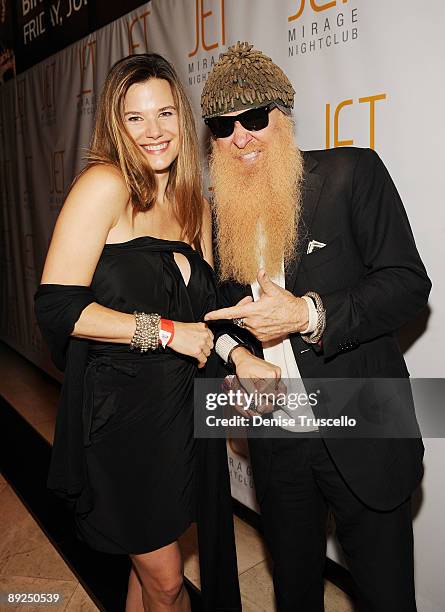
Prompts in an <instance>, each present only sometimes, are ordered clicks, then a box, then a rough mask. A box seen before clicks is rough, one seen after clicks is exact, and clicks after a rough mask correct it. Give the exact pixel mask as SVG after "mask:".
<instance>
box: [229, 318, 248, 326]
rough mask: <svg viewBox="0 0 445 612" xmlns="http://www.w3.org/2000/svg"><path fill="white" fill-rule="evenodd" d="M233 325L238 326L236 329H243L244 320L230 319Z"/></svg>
mask: <svg viewBox="0 0 445 612" xmlns="http://www.w3.org/2000/svg"><path fill="white" fill-rule="evenodd" d="M232 321H233V323H235V325H238V327H245V325H244V319H242V318H241V319H232Z"/></svg>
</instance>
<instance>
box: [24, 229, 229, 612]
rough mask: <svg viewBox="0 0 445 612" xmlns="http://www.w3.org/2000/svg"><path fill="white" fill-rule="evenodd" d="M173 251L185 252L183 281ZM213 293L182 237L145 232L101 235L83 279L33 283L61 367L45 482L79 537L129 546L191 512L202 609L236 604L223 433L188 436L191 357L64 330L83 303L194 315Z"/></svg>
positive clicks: (178, 525) (162, 534)
mask: <svg viewBox="0 0 445 612" xmlns="http://www.w3.org/2000/svg"><path fill="white" fill-rule="evenodd" d="M174 253H181V254H183V255H184V256H185V257H186V258H187V259H188V261H189V263H190V268H191V276H190V280H189V282H188V283H187V284H186V283H185V281H184V279H183V278H182V275H181V272H180V270H179V268H178V266H177V265H176V262H175V260H174ZM215 301H216V293H215V286H214V280H213V273H212V270H211V268H209V266H208V265H207V264H206V262H205V261H204V260H203V259H202V258H201V257H200V256H199V254H197V253H196V252H195V251H194V250H193V249H192V248H191V247H190V246H189V245H186V244H185V243H183V242H171V241H166V240H160V239H155V238H151V237H143V238H138V239H134V240H130V241H129V242H126V243H120V244H115V245H106V246H105V248H104V250H103V253H102V255H101V257H100V260H99V262H98V265H97V268H96V271H95V274H94V277H93V281H92V284H91V287H81V286H63V285H41V286H40V288H39V289H38V291H37V293H36V315H37V319H38V322H39V325H40V327H41V329H42V332H43V335H44V337H45V338H46V340H47V342H48V343H49V345H50V348H51V353H52V356H53V359H54V362H55V363H56V365H57V366H58V367H59V368H61V369H62V368H65V378H64V383H63V388H62V394H61V400H60V406H59V412H58V419H57V426H56V433H55V440H54V449H53V456H52V461H51V468H50V473H49V478H48V485H49V487H50V488H51V489H55V490H56V491H57V492H58V493H59V494H61V495H63V496H64V497H65V498H66V499H68V500H70V501H71V502H74V507H75V512H76V524H77V528H78V532H79V535H80V537H81V538H82V539H84V540H85V541H87V542H88V543H89V544H90V545H92V546H93V547H94V548H97V549H99V550H103V551H105V552H111V553H122V552H127V553H133V554H139V553H143V552H148V551H149V550H155V549H157V548H159V547H161V546H163V545H166V544H168V543H169V542H171V541H174V540H175V539H176V538H177V537H178V536H179V535H180V534H181V533H182V532H183V531H184V530H185V529H186V528H187V526H188V524H189V523H190V522H191V521H192V520H195V519H196V521H197V524H198V535H199V556H200V567H201V581H202V593H203V603H204V609H205V610H209V611H210V610H212V611H213V610H221V611H222V610H227V611H228V610H240V609H241V603H240V595H239V588H238V579H237V566H236V555H235V547H234V535H233V521H232V510H231V497H230V483H229V477H228V470H227V455H226V449H225V441H224V440H194V439H193V381H194V379H195V377H196V376H198V375H202V373H200V372H198V370H197V367H196V362H195V360H193V359H190V358H188V357H185V356H182V355H179V354H178V353H175V352H174V351H172V350H171V349H169V348H168V347H167V349H166V350H165V351H164V350H163V349H161V348H160V349H158V350H157V351H154V352H149V353H147V354H144V355H141V354H140V353H138V352H131V351H130V350H129V347H128V346H126V345H121V344H113V343H103V342H93V341H85V340H79V339H76V338H72V337H71V336H70V334H71V333H72V331H73V328H74V325H75V323H76V321H77V319H78V318H79V316H80V314H81V312H82V310H83V309H84V308H85V307H86V306H87V305H88V304H90V303H92V302H98V303H100V304H103V305H104V306H107V307H110V308H113V309H115V310H119V311H121V312H133V311H134V310H139V311H144V312H158V313H159V314H161V316H163V317H166V318H170V319H174V320H180V321H185V322H192V321H200V320H202V318H203V316H204V314H205V313H206V312H207V311H209V310H211V309H213V308H214V307H215ZM217 367H218V365H217V361H216V358H215V359H211V360H209V364H208V368H207V369H208V370H212V372H211V373H212V375H215V374H216V370H215V368H217ZM209 373H210V372H209Z"/></svg>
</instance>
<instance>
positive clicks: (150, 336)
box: [130, 310, 161, 353]
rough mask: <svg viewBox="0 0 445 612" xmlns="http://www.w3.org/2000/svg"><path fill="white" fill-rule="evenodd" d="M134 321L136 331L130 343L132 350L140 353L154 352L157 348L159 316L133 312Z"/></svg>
mask: <svg viewBox="0 0 445 612" xmlns="http://www.w3.org/2000/svg"><path fill="white" fill-rule="evenodd" d="M133 314H134V318H135V320H136V329H135V332H134V334H133V338H132V339H131V342H130V348H131V349H132V350H136V349H139V350H140V351H141V353H146V352H147V351H149V350H150V351H154V350H155V349H157V348H158V346H159V321H160V320H161V317H160V315H158V314H156V313H151V314H146V313H145V312H137V311H136V310H135V311H134V312H133Z"/></svg>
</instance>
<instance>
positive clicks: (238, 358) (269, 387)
mask: <svg viewBox="0 0 445 612" xmlns="http://www.w3.org/2000/svg"><path fill="white" fill-rule="evenodd" d="M231 359H232V362H233V364H234V366H235V369H236V376H235V377H233V378H231V379H230V388H232V389H235V390H236V389H241V390H243V391H246V392H247V393H251V394H253V397H257V398H260V397H261V395H260V394H264V395H263V397H262V398H261V399H262V401H260V402H256V403H255V404H254V406H252V408H253V409H252V410H249V409H247V410H246V406H236V409H237V410H238V411H239V412H241V413H244V414H246V413H247V414H248V415H249V416H253V415H254V414H264V413H267V412H273V410H274V409H275V406H274V403H273V402H272V403H269V402H267V401H265V398H266V397H268V398H271V397H272V396H277V395H279V394H285V393H286V391H287V389H286V385H284V383H283V382H282V381H281V380H280V379H281V368H279V367H278V366H276V365H274V364H273V363H269V362H268V361H264V359H260V358H259V357H255V355H252V354H251V353H250V352H249V351H248V350H247V349H245V348H244V347H238V348H236V349H234V350H233V352H232V356H231Z"/></svg>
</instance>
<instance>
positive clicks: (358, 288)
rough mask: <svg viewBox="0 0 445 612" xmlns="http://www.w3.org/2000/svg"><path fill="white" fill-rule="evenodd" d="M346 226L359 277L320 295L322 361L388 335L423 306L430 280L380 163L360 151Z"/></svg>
mask: <svg viewBox="0 0 445 612" xmlns="http://www.w3.org/2000/svg"><path fill="white" fill-rule="evenodd" d="M351 191H352V193H351V223H352V232H353V236H354V240H355V242H356V245H357V247H358V250H359V253H360V255H361V258H362V262H363V264H364V267H365V273H364V275H363V276H362V278H361V279H360V281H359V282H358V283H357V284H356V285H355V286H353V287H350V288H348V289H342V290H339V291H335V292H333V293H329V294H325V295H323V296H322V299H323V303H324V306H325V308H326V314H327V322H326V330H325V333H324V334H323V352H324V355H325V357H331V356H333V355H334V354H336V353H338V352H341V351H343V350H347V349H350V348H353V347H354V346H357V345H358V344H361V343H363V342H367V341H369V340H373V339H374V338H376V337H378V336H381V335H383V334H387V333H391V332H394V331H396V330H397V329H399V328H400V327H402V326H403V325H404V324H405V323H406V322H408V321H409V320H410V319H412V318H413V317H414V316H415V315H416V314H417V313H418V312H419V311H420V310H421V309H422V308H423V307H424V306H425V304H426V303H427V300H428V295H429V292H430V289H431V282H430V280H429V278H428V276H427V274H426V270H425V267H424V265H423V263H422V261H421V259H420V256H419V253H418V251H417V248H416V245H415V242H414V237H413V234H412V231H411V228H410V225H409V222H408V217H407V215H406V212H405V209H404V207H403V204H402V201H401V199H400V196H399V194H398V192H397V189H396V187H395V185H394V183H393V181H392V179H391V177H390V175H389V173H388V171H387V169H386V168H385V166H384V164H383V162H382V161H381V159H380V158H379V156H378V155H377V153H375V152H374V151H372V150H371V149H363V150H362V151H361V153H360V155H359V158H358V161H357V163H356V166H355V169H354V173H353V178H352V190H351Z"/></svg>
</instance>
